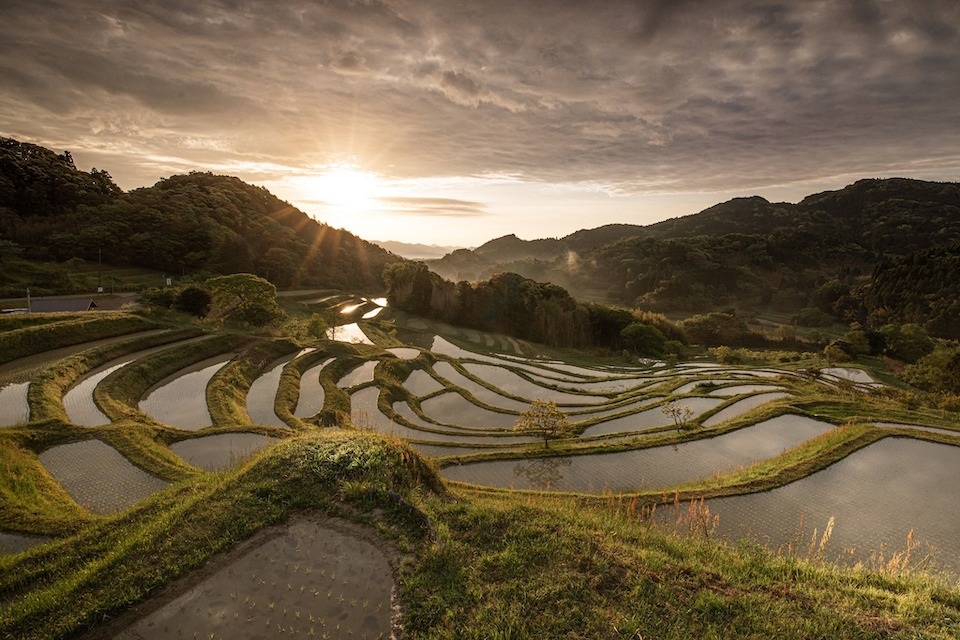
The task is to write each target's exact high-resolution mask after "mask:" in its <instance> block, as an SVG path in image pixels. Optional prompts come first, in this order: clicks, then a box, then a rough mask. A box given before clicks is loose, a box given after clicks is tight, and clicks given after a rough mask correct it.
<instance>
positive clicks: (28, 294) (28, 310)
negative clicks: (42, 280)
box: [27, 287, 33, 313]
mask: <svg viewBox="0 0 960 640" xmlns="http://www.w3.org/2000/svg"><path fill="white" fill-rule="evenodd" d="M32 311H33V309H32V308H31V307H30V287H27V313H31V312H32Z"/></svg>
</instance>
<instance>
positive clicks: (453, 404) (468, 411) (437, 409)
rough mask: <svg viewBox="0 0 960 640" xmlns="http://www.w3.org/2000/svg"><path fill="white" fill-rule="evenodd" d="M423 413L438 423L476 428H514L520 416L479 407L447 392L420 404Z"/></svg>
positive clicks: (456, 394) (458, 395)
mask: <svg viewBox="0 0 960 640" xmlns="http://www.w3.org/2000/svg"><path fill="white" fill-rule="evenodd" d="M420 408H421V409H423V413H424V414H426V415H428V416H430V417H431V418H433V419H434V420H436V421H437V422H443V423H445V424H451V425H459V426H461V427H474V428H491V427H492V428H512V427H513V425H515V424H516V422H517V419H518V418H519V416H518V415H515V414H508V413H498V412H496V411H490V410H489V409H484V408H483V407H478V406H477V405H475V404H473V403H472V402H470V401H469V400H467V399H466V398H464V397H463V396H461V395H460V394H459V393H455V392H452V391H451V392H447V393H444V394H441V395H439V396H434V397H432V398H429V399H427V400H424V401H423V402H421V403H420Z"/></svg>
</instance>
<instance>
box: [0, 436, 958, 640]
mask: <svg viewBox="0 0 960 640" xmlns="http://www.w3.org/2000/svg"><path fill="white" fill-rule="evenodd" d="M303 511H321V512H324V513H329V514H334V515H340V516H346V517H349V518H352V519H355V520H359V521H363V522H367V523H370V524H372V525H373V526H375V527H376V528H377V529H378V531H379V533H380V535H381V536H384V537H386V538H389V539H392V540H393V541H394V543H395V544H396V545H397V546H398V547H399V548H400V549H401V551H403V552H405V553H407V554H409V558H408V560H406V561H404V562H402V563H401V568H400V575H399V578H400V586H401V589H400V592H401V597H402V603H403V615H402V616H401V622H402V624H403V626H404V634H405V636H406V637H410V638H617V637H623V638H638V637H645V638H747V637H754V638H771V637H777V638H865V639H872V638H878V639H879V638H944V639H945V638H955V637H957V635H958V634H960V592H958V591H957V590H956V589H954V588H952V587H949V586H947V585H945V584H944V583H941V582H937V581H935V580H933V579H931V578H928V577H924V576H911V575H907V576H900V577H890V576H883V575H880V574H875V573H868V572H865V571H856V570H849V569H847V570H844V569H838V568H836V567H834V566H832V565H827V564H819V563H816V562H809V561H806V560H802V559H797V558H777V557H773V556H771V555H770V554H769V553H768V552H767V551H764V550H762V549H759V548H757V547H753V546H737V547H730V546H727V545H724V544H722V543H718V542H716V541H713V540H709V539H704V538H699V537H688V536H684V535H681V534H677V533H668V532H664V531H662V530H659V529H657V528H656V527H654V526H652V525H651V524H649V522H648V521H647V520H646V519H645V518H643V517H642V516H640V515H639V514H640V511H637V510H632V509H630V508H627V505H626V503H623V501H613V500H610V501H607V502H606V503H601V502H597V503H593V504H584V503H581V502H579V501H577V500H571V499H568V498H565V497H562V496H550V497H545V496H532V495H518V494H502V495H479V494H474V493H469V492H468V493H459V494H455V495H453V496H451V495H449V494H447V493H446V491H445V490H444V489H443V487H442V485H441V484H440V483H439V481H438V479H437V477H436V475H435V474H434V472H432V471H431V470H430V469H429V468H428V467H427V466H425V465H424V464H423V463H422V462H421V461H420V459H419V458H418V457H417V456H416V455H415V454H414V453H413V452H412V450H410V449H409V448H408V447H406V446H404V445H402V444H399V443H398V442H395V441H394V442H391V441H388V440H386V439H383V438H381V437H379V436H376V435H371V434H363V433H356V432H344V431H335V432H325V433H322V434H318V435H315V436H311V437H301V438H297V439H293V440H289V441H286V442H284V443H281V444H279V445H278V446H276V447H274V448H272V449H271V450H269V451H267V452H265V453H263V454H260V455H259V456H258V457H257V458H255V459H254V460H252V461H251V462H249V463H247V464H246V465H244V466H243V467H241V468H238V469H236V470H234V471H231V472H229V473H222V474H206V475H204V476H202V477H199V478H197V479H194V480H192V481H190V482H187V483H181V484H179V485H176V486H174V487H172V488H170V489H169V490H167V491H164V492H163V493H161V494H158V495H157V496H154V497H153V498H151V499H149V500H147V501H145V502H144V503H142V504H141V505H140V506H139V507H137V508H136V509H134V510H131V511H128V512H126V513H124V514H121V515H119V516H115V517H112V518H105V519H101V520H100V521H98V522H95V523H91V524H88V525H87V526H85V527H84V528H83V529H82V530H81V531H80V532H79V533H78V535H76V536H75V537H73V538H71V539H68V540H64V541H62V542H59V543H55V544H54V545H49V546H47V547H42V548H38V549H36V550H34V551H32V552H28V553H26V554H23V555H20V556H16V557H12V558H11V557H8V558H0V599H2V600H3V601H4V602H5V604H4V605H3V608H2V609H0V637H17V638H22V639H24V640H28V639H32V638H63V637H68V636H71V635H74V634H76V633H77V632H79V631H82V630H84V629H86V628H88V627H90V626H93V625H96V624H98V623H100V622H102V621H104V620H106V619H108V618H110V617H112V616H114V615H115V614H116V613H118V612H120V611H122V610H123V609H125V608H127V607H128V606H129V605H131V604H132V603H134V602H137V601H139V600H141V599H143V598H144V597H146V596H147V595H149V594H150V593H151V592H153V591H155V590H156V589H157V588H159V587H160V586H162V585H164V584H166V583H167V582H169V581H170V580H172V579H174V578H176V577H178V576H180V575H183V574H185V573H187V572H190V571H191V570H194V569H196V568H197V567H199V566H200V565H201V564H203V562H204V561H205V560H207V559H208V558H209V557H210V556H212V555H213V554H215V553H217V552H218V551H221V550H225V549H228V548H230V547H232V546H234V545H235V544H236V543H237V542H239V541H241V540H244V539H246V538H248V537H249V536H250V535H252V534H253V533H254V532H256V531H257V530H259V529H261V528H262V527H264V526H266V525H269V524H273V523H277V522H281V521H283V520H285V519H286V518H288V517H290V516H292V515H294V514H295V513H298V512H303Z"/></svg>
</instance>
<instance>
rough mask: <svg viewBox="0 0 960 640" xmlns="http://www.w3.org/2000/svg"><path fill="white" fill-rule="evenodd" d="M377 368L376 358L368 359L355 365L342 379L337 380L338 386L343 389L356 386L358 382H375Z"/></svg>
mask: <svg viewBox="0 0 960 640" xmlns="http://www.w3.org/2000/svg"><path fill="white" fill-rule="evenodd" d="M376 368H377V361H376V360H368V361H367V362H364V363H363V364H361V365H360V366H358V367H354V368H353V369H351V370H350V371H348V372H347V373H346V374H345V375H344V376H343V377H342V378H340V380H339V381H338V382H337V386H338V387H340V388H341V389H349V388H350V387H355V386H356V385H358V384H364V383H367V382H373V371H374V369H376Z"/></svg>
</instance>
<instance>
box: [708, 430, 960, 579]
mask: <svg viewBox="0 0 960 640" xmlns="http://www.w3.org/2000/svg"><path fill="white" fill-rule="evenodd" d="M958 468H960V447H952V446H949V445H943V444H937V443H932V442H924V441H922V440H913V439H909V438H885V439H883V440H881V441H879V442H877V443H875V444H872V445H870V446H868V447H866V448H864V449H861V450H860V451H857V452H855V453H853V454H851V455H849V456H847V457H846V458H844V459H843V460H840V461H839V462H837V463H836V464H834V465H832V466H830V467H828V468H827V469H824V470H823V471H820V472H818V473H815V474H813V475H811V476H808V477H806V478H803V479H801V480H797V481H796V482H792V483H790V484H788V485H786V486H783V487H779V488H777V489H773V490H772V491H767V492H764V493H757V494H749V495H742V496H732V497H728V498H717V499H714V500H711V501H709V502H708V505H709V507H710V510H711V512H712V513H714V514H717V515H719V516H720V520H719V528H718V530H717V533H718V534H719V535H721V536H723V537H725V538H728V539H731V540H736V539H740V538H749V539H753V540H756V541H758V542H761V543H764V544H766V545H768V546H770V547H772V548H773V549H778V548H781V547H785V546H786V545H793V547H794V548H797V547H799V549H800V552H801V554H806V552H807V550H808V548H809V544H810V540H811V537H812V532H813V529H814V528H817V529H818V531H819V533H820V534H822V533H823V531H824V528H825V527H826V526H827V523H828V521H829V520H830V518H834V519H835V522H834V527H833V533H832V535H831V536H830V539H829V541H828V543H827V545H826V547H825V548H824V552H823V557H824V558H826V559H829V560H840V561H842V562H845V563H855V562H864V563H866V564H868V565H869V564H870V563H871V556H873V558H874V561H875V562H879V560H880V558H879V555H880V554H881V553H882V555H883V558H884V559H885V560H889V559H890V558H891V556H892V555H893V554H894V553H896V552H898V551H904V550H905V548H906V542H907V536H908V534H909V533H910V532H911V531H913V534H914V539H915V540H916V541H917V542H918V543H919V545H920V546H919V547H917V549H915V550H914V551H913V552H912V565H911V566H916V565H917V564H918V563H919V562H921V561H922V560H923V558H925V557H927V556H930V559H931V560H932V562H933V564H934V566H935V567H940V568H942V569H945V570H948V571H950V572H951V573H953V574H960V536H957V529H958V527H960V504H958V503H957V500H956V495H957V491H958V490H960V484H958V483H960V478H958V476H957V473H956V470H957V469H958ZM817 540H818V543H819V538H817Z"/></svg>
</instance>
